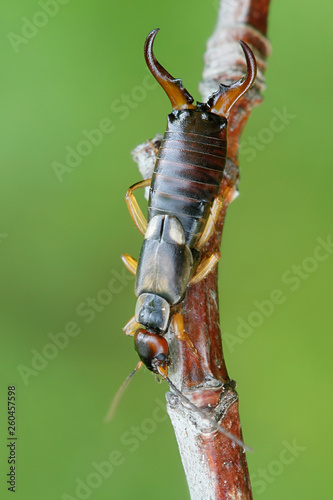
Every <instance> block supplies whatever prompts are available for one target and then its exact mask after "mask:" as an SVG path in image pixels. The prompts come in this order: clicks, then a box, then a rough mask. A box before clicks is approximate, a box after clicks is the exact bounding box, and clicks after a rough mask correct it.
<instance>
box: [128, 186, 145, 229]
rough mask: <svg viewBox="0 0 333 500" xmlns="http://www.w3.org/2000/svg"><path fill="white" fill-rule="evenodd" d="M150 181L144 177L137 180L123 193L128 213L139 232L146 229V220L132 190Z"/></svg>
mask: <svg viewBox="0 0 333 500" xmlns="http://www.w3.org/2000/svg"><path fill="white" fill-rule="evenodd" d="M150 183H151V179H145V180H143V181H140V182H137V183H136V184H133V186H131V187H130V188H128V190H127V192H126V195H125V200H126V204H127V208H128V211H129V213H130V216H131V217H132V219H133V222H134V224H135V225H136V227H137V228H138V230H139V231H140V233H141V234H143V235H144V234H145V232H146V229H147V220H146V218H145V216H144V215H143V213H142V211H141V208H140V207H139V204H138V202H137V201H136V198H135V196H134V194H133V191H134V190H135V189H140V188H145V187H148V186H149V185H150Z"/></svg>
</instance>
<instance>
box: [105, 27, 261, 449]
mask: <svg viewBox="0 0 333 500" xmlns="http://www.w3.org/2000/svg"><path fill="white" fill-rule="evenodd" d="M157 32H158V30H157V29H156V30H153V31H152V32H151V33H149V35H148V37H147V39H146V42H145V47H144V54H145V60H146V63H147V66H148V68H149V70H150V72H151V73H152V75H153V76H154V77H155V79H156V80H157V82H158V83H159V84H160V85H161V87H162V88H163V89H164V91H165V92H166V94H167V96H168V97H169V99H170V102H171V105H172V108H173V111H172V113H171V114H169V115H168V124H167V130H166V132H165V134H164V137H163V140H162V142H161V146H160V148H159V151H158V154H157V160H156V164H155V168H154V172H153V175H152V178H151V179H147V180H144V181H140V182H138V183H136V184H134V185H133V186H131V187H130V188H129V189H128V191H127V193H126V197H125V198H126V203H127V206H128V209H129V212H130V215H131V217H132V219H133V221H134V224H135V225H136V227H137V228H138V230H139V231H140V232H141V233H142V235H143V236H144V242H143V245H142V248H141V253H140V257H139V260H138V261H136V260H135V259H134V258H132V257H130V256H129V255H127V254H124V255H123V256H122V259H123V262H124V264H125V265H126V267H127V268H128V269H129V270H130V271H131V272H132V273H133V274H135V275H136V283H135V293H136V296H137V304H136V309H135V315H134V316H133V317H132V318H131V319H130V321H129V322H128V323H127V324H126V325H125V327H124V329H123V330H124V332H125V334H126V335H131V336H133V337H134V347H135V350H136V351H137V353H138V355H139V358H140V360H141V361H140V362H139V363H138V365H137V366H136V368H135V370H133V372H132V373H131V374H130V375H129V377H127V379H126V381H125V382H124V384H123V386H122V387H121V389H120V390H119V391H118V393H117V396H116V398H115V400H114V404H113V405H112V408H111V410H112V413H113V412H114V408H115V403H116V402H117V401H118V400H119V397H120V393H121V392H122V391H123V388H124V385H127V384H128V382H129V380H130V379H131V378H132V376H133V375H134V373H135V372H136V371H137V370H138V369H139V368H140V367H141V366H142V365H143V364H144V365H145V366H146V367H147V368H148V369H149V370H151V371H152V372H153V373H155V374H156V375H159V376H161V377H162V379H164V380H166V381H167V382H168V383H169V385H170V387H171V388H172V389H173V391H174V392H175V393H176V394H177V395H178V396H179V397H180V398H181V399H182V401H183V403H184V404H187V405H189V406H191V408H192V409H195V410H196V411H197V412H199V413H200V414H201V416H203V417H204V418H207V419H208V420H209V421H210V423H211V424H213V426H214V427H215V428H218V429H219V430H220V431H221V432H223V433H224V434H226V435H228V437H229V438H230V439H232V440H233V441H234V442H236V443H238V444H239V445H240V446H243V447H245V445H244V443H242V442H241V441H240V440H239V439H237V438H236V437H235V436H233V435H232V434H230V433H227V431H225V429H223V427H221V426H219V425H218V424H217V423H216V422H214V421H212V420H211V419H209V418H208V417H207V416H206V415H205V413H204V412H203V411H202V410H200V409H199V408H197V407H196V406H194V405H193V404H192V403H191V402H190V401H189V400H188V399H187V398H186V397H185V396H184V395H183V394H182V393H181V392H180V391H179V390H178V389H177V388H176V387H175V386H174V384H172V382H171V381H170V379H169V378H168V366H169V364H170V356H169V346H168V342H167V340H166V339H165V338H164V336H163V335H164V334H165V333H166V332H167V330H168V328H169V326H170V325H172V328H173V331H174V334H175V337H176V338H177V339H178V340H181V341H185V342H186V343H187V345H188V347H189V348H190V350H191V352H192V353H193V355H195V356H197V357H199V354H198V352H197V350H196V348H195V346H194V345H193V343H192V341H191V339H190V338H189V336H188V334H187V333H186V332H185V331H184V324H183V315H182V310H181V304H182V302H183V300H184V297H185V294H186V289H187V287H188V286H191V285H193V284H195V283H198V282H199V281H201V280H202V279H204V278H205V277H206V276H207V275H208V273H210V272H211V270H212V269H213V268H214V266H215V265H216V263H217V261H218V260H219V258H220V254H219V252H215V253H213V254H212V255H210V256H209V257H205V258H203V259H202V258H201V251H202V249H203V247H204V246H205V244H206V243H207V241H208V240H209V238H210V237H211V235H212V233H213V232H214V229H215V223H216V221H217V219H218V216H219V213H220V210H221V208H222V204H223V198H222V196H221V195H220V194H219V192H220V186H221V182H222V178H223V173H224V167H225V162H226V153H227V120H228V117H229V114H230V111H231V109H232V107H233V105H234V104H235V103H236V102H237V101H238V100H239V99H240V98H241V97H242V96H243V95H244V93H245V92H246V91H247V90H248V89H249V88H250V87H251V85H252V84H253V82H254V79H255V76H256V60H255V58H254V55H253V53H252V51H251V49H250V48H249V47H248V45H247V44H246V43H245V42H243V41H240V44H241V47H242V49H243V52H244V55H245V59H246V64H247V74H246V76H245V77H244V78H241V79H240V80H238V81H237V82H235V83H233V84H232V85H230V86H227V85H222V84H220V86H219V89H218V90H217V91H216V92H215V93H213V94H212V95H211V96H210V97H209V99H208V100H207V102H206V103H200V102H198V103H197V104H194V100H193V97H192V96H191V95H190V94H189V93H188V91H187V90H186V89H185V88H184V87H183V84H182V81H181V80H179V79H175V78H173V77H172V76H171V75H170V74H169V73H168V72H167V71H166V70H165V69H164V68H163V66H162V65H161V64H160V63H159V62H158V61H157V60H156V57H155V55H154V52H153V43H154V39H155V37H156V34H157ZM148 186H150V196H149V201H148V221H147V220H146V218H145V217H144V215H143V213H142V211H141V209H140V207H139V205H138V203H137V201H136V199H135V196H134V194H133V191H135V190H136V189H139V188H144V187H148Z"/></svg>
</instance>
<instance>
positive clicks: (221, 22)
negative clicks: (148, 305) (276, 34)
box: [133, 0, 270, 500]
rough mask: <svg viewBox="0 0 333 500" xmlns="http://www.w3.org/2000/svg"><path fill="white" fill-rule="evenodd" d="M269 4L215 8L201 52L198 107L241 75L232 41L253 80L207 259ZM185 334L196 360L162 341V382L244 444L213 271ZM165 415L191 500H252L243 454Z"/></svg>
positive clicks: (232, 189)
mask: <svg viewBox="0 0 333 500" xmlns="http://www.w3.org/2000/svg"><path fill="white" fill-rule="evenodd" d="M268 7H269V0H225V1H222V2H221V6H220V10H219V14H218V21H217V25H216V28H215V31H214V33H213V35H212V36H211V38H210V39H209V41H208V44H207V50H206V54H205V68H204V71H203V82H202V83H201V84H200V91H201V93H202V101H203V102H205V101H206V100H207V97H208V96H209V95H211V94H212V92H214V91H215V90H216V89H217V88H218V83H219V82H221V83H225V84H228V83H231V82H234V81H235V80H237V79H238V78H240V77H241V76H243V75H244V74H245V72H246V67H245V61H244V57H243V55H242V51H241V49H240V46H239V43H238V40H244V41H245V42H246V43H248V44H249V45H250V46H251V47H252V49H253V52H254V54H255V56H256V59H257V63H258V76H257V79H256V83H255V84H254V86H253V87H252V89H251V90H250V91H249V92H247V94H246V95H245V96H244V97H243V98H242V99H241V100H240V101H239V102H238V103H237V104H236V105H235V107H234V108H233V110H232V113H231V116H230V118H229V129H228V157H227V164H226V170H225V175H224V179H223V182H222V187H221V192H222V194H223V195H224V199H225V202H224V206H223V210H222V213H221V214H220V218H219V221H218V224H217V227H216V233H215V234H214V235H213V236H212V238H211V239H210V240H209V242H208V243H207V245H206V247H205V251H204V253H207V254H210V253H212V252H214V251H216V249H217V248H218V247H219V245H220V243H221V236H222V230H223V225H224V220H225V215H226V211H227V208H228V205H229V203H230V202H231V201H232V199H233V198H234V196H235V193H236V190H237V184H238V180H239V169H238V146H239V140H240V135H241V132H242V130H243V128H244V126H245V124H246V121H247V119H248V117H249V115H250V112H251V110H252V108H253V107H254V106H256V105H258V104H259V103H260V102H261V99H262V97H261V91H262V90H263V89H264V86H265V85H264V76H263V74H264V71H265V69H266V58H267V56H268V54H269V51H270V46H269V43H268V41H267V39H266V37H265V35H266V28H267V15H268ZM160 140H161V136H156V137H155V139H153V140H152V141H147V142H146V143H145V144H143V145H140V146H138V147H137V148H136V149H135V150H134V152H133V157H134V159H135V161H136V162H137V163H138V165H139V169H140V171H141V173H142V175H143V177H144V178H149V177H150V176H151V173H152V169H153V167H154V163H155V158H156V148H158V146H159V142H160ZM183 313H184V319H185V329H186V331H187V332H188V333H189V335H190V338H191V340H192V342H193V343H194V345H195V346H196V348H197V349H198V352H199V354H200V356H201V359H200V360H199V359H197V358H195V357H194V356H193V354H192V353H191V352H190V351H189V350H188V348H187V346H186V345H185V343H182V342H178V341H177V340H175V338H174V335H173V332H172V331H169V332H168V333H167V339H168V341H169V344H170V352H171V359H172V364H171V366H170V369H169V376H170V378H171V380H172V381H173V383H174V384H175V385H176V386H177V387H178V388H179V390H181V391H182V392H183V393H184V395H186V396H187V397H188V398H189V399H190V400H191V401H192V402H193V403H194V404H195V405H196V406H198V407H200V408H202V409H204V410H205V412H206V413H207V414H208V415H209V416H210V418H212V419H215V420H216V421H217V422H219V423H220V424H221V425H222V426H223V427H225V428H226V429H227V430H228V431H229V432H231V433H232V434H234V435H235V436H236V437H238V438H239V439H241V440H243V436H242V430H241V425H240V420H239V413H238V395H237V392H236V390H235V383H234V382H233V381H232V380H230V378H229V375H228V372H227V368H226V365H225V362H224V357H223V351H222V342H221V332H220V321H219V305H218V289H217V268H216V269H215V270H214V271H213V272H211V273H210V274H209V275H208V276H207V278H206V279H204V280H203V281H201V282H200V283H198V284H197V285H194V286H191V287H190V288H189V289H188V290H187V293H186V298H185V301H184V304H183ZM167 401H168V413H169V415H170V418H171V421H172V424H173V426H174V430H175V434H176V438H177V442H178V445H179V449H180V454H181V458H182V462H183V466H184V469H185V473H186V477H187V481H188V485H189V489H190V493H191V499H192V500H210V499H211V500H213V499H214V500H226V499H228V500H231V499H238V500H239V499H242V500H245V499H252V493H251V485H250V480H249V473H248V468H247V463H246V456H245V452H244V450H243V449H242V448H240V447H239V446H238V445H236V444H235V443H233V442H232V441H230V439H229V438H227V437H226V436H224V435H223V434H222V433H220V432H218V431H216V430H215V429H213V428H212V427H211V426H210V425H209V423H207V421H203V420H202V419H201V417H200V416H198V415H197V414H195V413H194V412H193V411H192V410H191V409H188V408H186V407H185V406H184V405H183V404H182V403H181V402H180V401H179V399H178V397H177V396H176V395H174V394H173V393H168V394H167Z"/></svg>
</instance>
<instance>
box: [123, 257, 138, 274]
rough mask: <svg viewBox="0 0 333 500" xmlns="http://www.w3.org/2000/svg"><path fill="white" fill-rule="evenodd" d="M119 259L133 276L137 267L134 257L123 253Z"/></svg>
mask: <svg viewBox="0 0 333 500" xmlns="http://www.w3.org/2000/svg"><path fill="white" fill-rule="evenodd" d="M121 260H122V261H123V263H124V264H125V266H126V267H127V269H128V270H129V271H130V272H131V273H132V274H134V276H135V275H136V268H137V267H138V261H137V260H136V259H133V257H131V256H130V255H128V253H124V254H123V255H122V256H121Z"/></svg>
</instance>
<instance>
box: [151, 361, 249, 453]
mask: <svg viewBox="0 0 333 500" xmlns="http://www.w3.org/2000/svg"><path fill="white" fill-rule="evenodd" d="M160 368H161V367H159V366H157V370H158V373H159V374H160V375H161V377H162V378H164V380H166V381H167V382H168V384H169V386H170V387H171V389H172V390H173V391H174V392H175V393H176V394H177V396H178V397H179V398H180V399H181V401H183V403H185V404H186V405H188V406H189V407H190V408H191V410H193V411H195V412H196V413H198V414H199V415H200V416H201V417H202V418H204V419H205V420H207V421H208V422H209V423H210V424H211V425H212V426H213V427H214V428H215V429H216V430H218V431H220V432H222V434H224V435H225V436H227V437H228V438H229V439H230V440H231V441H233V442H234V443H236V444H238V445H239V446H240V447H241V448H244V450H246V451H253V450H252V448H250V446H247V445H246V444H245V443H243V441H241V440H240V439H238V438H237V437H236V436H234V435H233V434H231V432H229V431H227V430H226V429H225V428H224V427H222V426H221V425H219V424H218V423H217V422H215V421H214V420H213V419H211V418H209V417H208V416H207V415H206V413H205V412H204V411H203V410H200V408H198V407H197V406H195V405H194V404H193V403H192V402H191V401H190V400H189V399H188V398H187V397H186V396H184V394H183V393H182V392H180V391H179V390H178V389H177V387H176V386H175V385H174V384H173V383H172V382H171V380H170V379H169V377H168V376H167V375H166V374H165V373H164V370H163V368H162V369H160Z"/></svg>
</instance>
